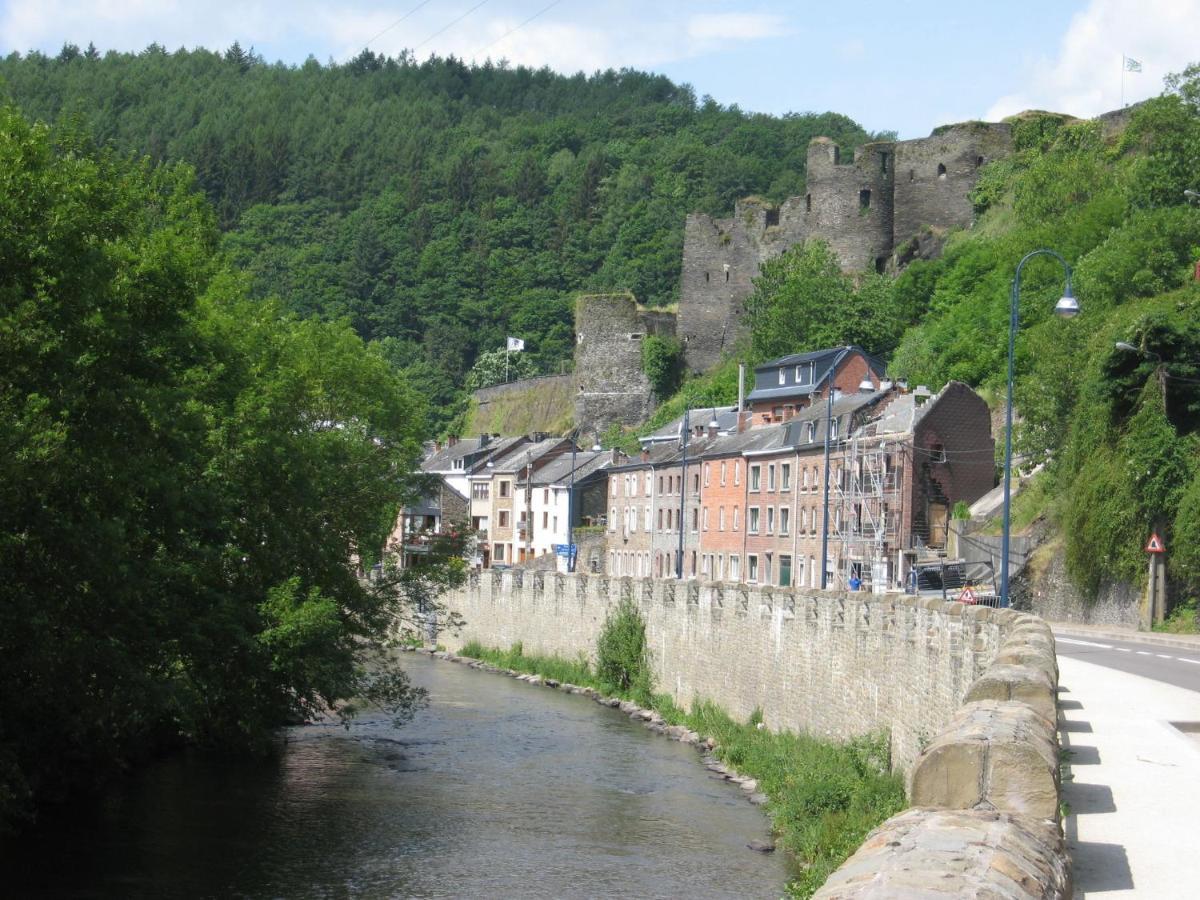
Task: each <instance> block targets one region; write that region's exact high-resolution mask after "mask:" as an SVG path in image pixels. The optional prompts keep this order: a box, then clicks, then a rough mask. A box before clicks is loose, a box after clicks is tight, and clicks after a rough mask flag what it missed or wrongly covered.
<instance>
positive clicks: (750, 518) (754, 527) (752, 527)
mask: <svg viewBox="0 0 1200 900" xmlns="http://www.w3.org/2000/svg"><path fill="white" fill-rule="evenodd" d="M761 525H762V522H761V521H760V512H759V508H758V507H757V506H748V507H746V534H758V529H759V527H760V526H761Z"/></svg>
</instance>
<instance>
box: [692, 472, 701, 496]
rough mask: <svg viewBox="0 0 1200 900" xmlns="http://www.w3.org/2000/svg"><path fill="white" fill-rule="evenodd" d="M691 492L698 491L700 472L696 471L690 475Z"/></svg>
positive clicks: (696, 492)
mask: <svg viewBox="0 0 1200 900" xmlns="http://www.w3.org/2000/svg"><path fill="white" fill-rule="evenodd" d="M692 493H693V494H698V493H700V473H699V472H697V473H696V474H695V475H693V476H692Z"/></svg>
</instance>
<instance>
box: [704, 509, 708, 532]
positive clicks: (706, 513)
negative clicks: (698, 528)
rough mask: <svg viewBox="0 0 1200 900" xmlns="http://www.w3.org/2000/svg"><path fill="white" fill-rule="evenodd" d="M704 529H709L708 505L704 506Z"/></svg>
mask: <svg viewBox="0 0 1200 900" xmlns="http://www.w3.org/2000/svg"><path fill="white" fill-rule="evenodd" d="M704 530H705V531H708V507H707V506H706V507H704Z"/></svg>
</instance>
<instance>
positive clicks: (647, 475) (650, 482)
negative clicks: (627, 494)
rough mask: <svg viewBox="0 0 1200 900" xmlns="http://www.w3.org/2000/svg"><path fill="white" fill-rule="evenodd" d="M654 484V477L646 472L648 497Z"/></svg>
mask: <svg viewBox="0 0 1200 900" xmlns="http://www.w3.org/2000/svg"><path fill="white" fill-rule="evenodd" d="M653 484H654V476H653V475H651V474H650V472H649V471H647V472H646V496H647V497H649V496H650V489H651V486H652V485H653Z"/></svg>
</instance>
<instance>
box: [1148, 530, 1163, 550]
mask: <svg viewBox="0 0 1200 900" xmlns="http://www.w3.org/2000/svg"><path fill="white" fill-rule="evenodd" d="M1146 552H1147V553H1166V552H1167V547H1166V545H1165V544H1164V543H1163V542H1162V538H1160V537H1159V536H1158V532H1157V531H1154V532H1151V533H1150V540H1149V541H1147V542H1146Z"/></svg>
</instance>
